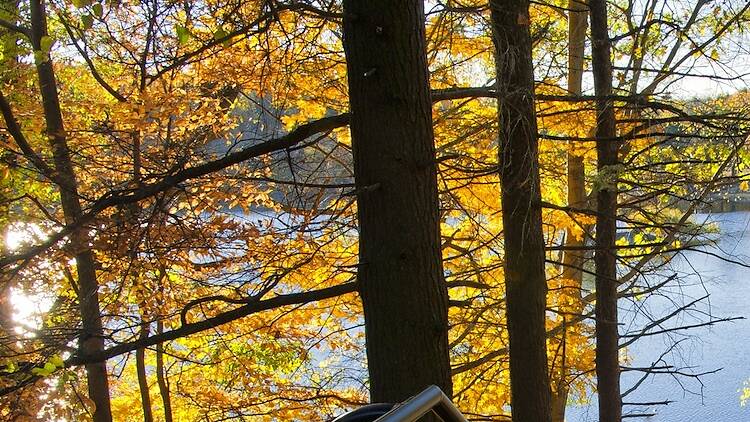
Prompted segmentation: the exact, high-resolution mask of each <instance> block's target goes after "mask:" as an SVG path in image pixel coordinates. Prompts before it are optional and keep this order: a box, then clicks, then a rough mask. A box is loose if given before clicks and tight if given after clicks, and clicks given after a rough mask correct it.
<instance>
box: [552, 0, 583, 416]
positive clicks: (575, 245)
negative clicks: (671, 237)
mask: <svg viewBox="0 0 750 422" xmlns="http://www.w3.org/2000/svg"><path fill="white" fill-rule="evenodd" d="M568 9H569V11H568V92H569V93H570V95H576V96H580V95H581V94H582V89H581V86H582V83H583V63H584V50H585V46H586V43H585V41H586V28H587V26H588V13H587V12H588V10H587V6H586V3H585V1H584V0H569V1H568ZM573 146H574V142H573V141H570V142H569V143H568V153H567V160H568V175H567V177H568V206H570V207H573V208H584V207H585V205H586V168H585V166H584V163H583V155H581V154H580V153H577V152H576V151H575V150H574V149H573ZM583 244H584V241H583V238H577V237H576V235H575V233H574V232H573V230H572V229H568V230H567V232H566V234H565V246H566V247H569V248H570V249H568V250H566V251H565V253H564V254H563V271H562V278H563V280H564V283H566V286H568V285H569V287H566V288H565V289H564V290H563V291H561V294H564V295H566V296H570V297H572V303H575V304H576V306H575V307H574V308H573V309H570V312H573V313H581V312H582V310H583V306H582V301H581V287H582V284H583V264H584V251H583V250H582V248H581V247H582V246H583ZM567 330H568V328H567V327H566V328H563V333H562V334H561V338H562V339H563V340H562V341H565V340H564V339H565V338H566V334H567V333H565V331H567ZM564 349H565V348H564ZM560 365H561V368H560V372H559V373H560V375H559V377H558V378H557V379H556V380H555V381H554V383H553V384H554V386H553V388H552V421H553V422H564V421H565V407H566V405H567V402H568V392H569V390H570V386H569V383H568V372H569V370H568V365H567V354H566V353H563V354H562V357H561V363H560Z"/></svg>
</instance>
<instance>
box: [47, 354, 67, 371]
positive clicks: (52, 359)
mask: <svg viewBox="0 0 750 422" xmlns="http://www.w3.org/2000/svg"><path fill="white" fill-rule="evenodd" d="M49 363H51V364H53V365H55V367H56V368H63V367H65V361H64V360H62V358H61V357H60V356H59V355H52V357H50V358H49Z"/></svg>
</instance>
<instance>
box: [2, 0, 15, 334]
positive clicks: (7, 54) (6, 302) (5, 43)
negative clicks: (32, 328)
mask: <svg viewBox="0 0 750 422" xmlns="http://www.w3.org/2000/svg"><path fill="white" fill-rule="evenodd" d="M0 19H4V20H7V21H8V22H11V23H13V24H15V23H16V21H17V20H18V1H17V0H0ZM17 43H18V34H17V33H15V32H13V31H12V30H9V29H5V28H2V27H0V51H2V54H0V56H1V57H0V84H8V83H10V84H12V83H13V79H14V78H13V73H14V72H15V67H16V65H17V64H18V51H17V50H18V49H17V46H16V44H17ZM3 199H4V198H3ZM1 209H2V212H3V213H4V214H5V215H3V216H2V217H0V221H5V220H7V218H8V207H7V206H5V205H3V206H2V208H1ZM0 249H2V252H3V255H6V252H7V251H6V246H5V244H3V245H2V246H0ZM14 284H15V283H13V279H12V278H9V279H8V280H7V281H5V282H3V283H2V285H1V286H0V330H2V332H3V335H7V334H12V333H13V328H14V327H15V325H16V324H15V322H14V321H13V303H11V300H10V298H11V294H10V293H11V288H12V287H13V285H14Z"/></svg>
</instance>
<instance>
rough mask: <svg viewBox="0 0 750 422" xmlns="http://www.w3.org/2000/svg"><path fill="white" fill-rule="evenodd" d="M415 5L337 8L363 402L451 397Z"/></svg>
mask: <svg viewBox="0 0 750 422" xmlns="http://www.w3.org/2000/svg"><path fill="white" fill-rule="evenodd" d="M423 7H424V6H423V3H422V1H419V0H345V1H344V51H345V53H346V59H347V69H348V79H349V97H350V107H351V112H352V117H351V132H352V148H353V152H354V171H355V179H356V186H357V204H358V205H357V212H358V218H359V228H360V233H359V256H360V266H359V270H358V282H359V292H360V295H361V296H362V303H363V306H364V314H365V330H366V341H367V359H368V366H369V372H370V395H371V398H372V400H373V401H384V402H397V401H402V400H404V399H406V398H408V397H409V396H411V395H413V394H415V393H417V392H419V391H420V390H422V389H423V388H424V387H426V386H428V385H430V384H435V385H437V386H439V387H440V388H442V389H443V391H444V392H445V393H446V394H447V395H448V396H449V397H450V396H451V393H452V391H451V390H452V384H451V372H450V361H449V355H448V293H447V288H446V286H445V282H444V279H443V269H442V261H441V251H440V224H439V209H438V208H439V207H438V205H439V203H438V191H437V176H436V162H435V147H434V144H433V132H432V117H431V116H432V110H431V104H430V90H429V78H428V70H427V58H426V52H425V32H424V19H425V17H424V9H423Z"/></svg>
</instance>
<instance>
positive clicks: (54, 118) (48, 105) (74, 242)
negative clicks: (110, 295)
mask: <svg viewBox="0 0 750 422" xmlns="http://www.w3.org/2000/svg"><path fill="white" fill-rule="evenodd" d="M30 10H31V25H32V26H31V33H32V34H31V35H32V37H31V41H32V46H33V47H34V51H35V52H39V53H37V54H35V56H37V57H35V59H36V60H35V62H36V70H37V75H38V77H39V90H40V93H41V95H42V106H43V109H44V117H45V120H46V124H47V128H46V132H47V136H48V139H49V142H50V144H51V147H52V156H53V159H54V163H55V171H56V172H57V175H58V180H59V190H60V198H61V202H62V209H63V213H64V215H65V222H66V223H67V224H71V223H73V222H74V221H76V220H78V219H79V218H80V216H81V214H82V212H81V204H80V202H79V196H78V182H77V180H76V175H75V171H74V169H73V164H72V161H71V159H70V151H69V149H68V143H67V135H66V132H65V126H64V124H63V118H62V112H61V110H60V103H59V99H58V94H57V81H56V79H55V73H54V70H53V67H52V61H51V60H50V59H49V57H44V56H46V53H44V52H42V38H43V37H45V36H47V18H46V12H45V10H44V4H43V3H42V0H31V2H30ZM70 246H71V248H72V249H73V251H75V262H76V270H77V273H78V287H79V292H78V302H79V310H80V313H81V320H82V325H83V328H82V330H81V335H80V336H79V338H78V344H79V346H78V347H79V351H80V353H81V354H82V355H87V354H92V353H96V352H100V351H102V350H103V349H104V337H103V331H102V321H101V313H100V309H99V291H98V290H99V286H98V284H97V280H96V261H95V259H94V254H93V252H92V251H91V249H90V248H89V246H88V236H87V235H86V231H85V230H79V231H77V232H76V233H73V234H72V235H71V236H70ZM86 378H87V381H88V390H89V398H90V399H91V400H92V401H93V402H94V405H95V406H96V408H95V409H94V412H93V416H94V422H111V420H112V414H111V410H110V400H109V383H108V380H107V365H106V363H105V362H99V363H92V364H88V365H86Z"/></svg>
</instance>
